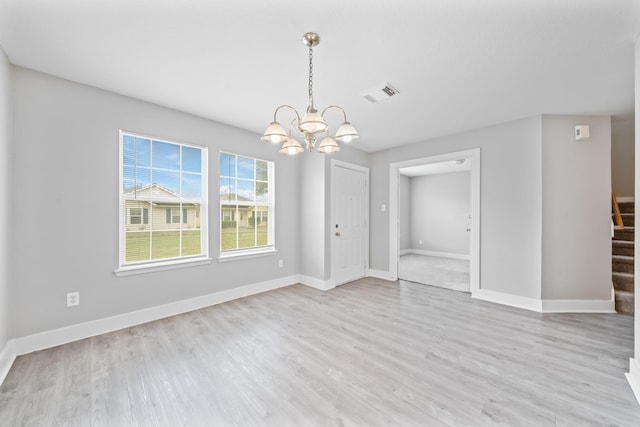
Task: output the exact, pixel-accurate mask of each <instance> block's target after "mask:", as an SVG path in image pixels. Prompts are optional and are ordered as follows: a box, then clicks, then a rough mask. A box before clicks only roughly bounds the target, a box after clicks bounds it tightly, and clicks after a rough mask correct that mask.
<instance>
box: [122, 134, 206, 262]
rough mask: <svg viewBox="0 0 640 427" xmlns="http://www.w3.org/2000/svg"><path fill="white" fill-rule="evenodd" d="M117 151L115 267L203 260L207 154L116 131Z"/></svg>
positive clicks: (191, 148) (204, 251)
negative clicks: (117, 247)
mask: <svg viewBox="0 0 640 427" xmlns="http://www.w3.org/2000/svg"><path fill="white" fill-rule="evenodd" d="M120 152H121V156H120V180H121V185H120V211H121V222H120V224H121V226H120V230H121V231H120V268H123V267H125V268H126V267H147V266H155V265H158V263H163V265H167V264H171V263H173V262H184V261H185V260H188V259H196V260H197V259H200V258H206V257H208V242H207V233H206V230H205V228H206V224H207V220H206V218H207V199H206V194H207V192H206V184H207V149H206V148H204V147H196V146H192V145H187V144H180V143H176V142H169V141H163V140H158V139H154V138H149V137H145V136H141V135H134V134H130V133H126V132H121V133H120ZM201 214H202V216H201Z"/></svg>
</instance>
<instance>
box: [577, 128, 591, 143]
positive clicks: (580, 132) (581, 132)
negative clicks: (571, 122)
mask: <svg viewBox="0 0 640 427" xmlns="http://www.w3.org/2000/svg"><path fill="white" fill-rule="evenodd" d="M585 139H589V126H587V125H578V126H576V141H584V140H585Z"/></svg>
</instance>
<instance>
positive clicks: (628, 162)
mask: <svg viewBox="0 0 640 427" xmlns="http://www.w3.org/2000/svg"><path fill="white" fill-rule="evenodd" d="M634 158H635V122H634V119H633V118H630V119H626V120H616V121H612V122H611V180H612V185H613V191H614V192H615V193H616V197H633V196H634V191H635V190H634V182H635V168H634Z"/></svg>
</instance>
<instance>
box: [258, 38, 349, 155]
mask: <svg viewBox="0 0 640 427" xmlns="http://www.w3.org/2000/svg"><path fill="white" fill-rule="evenodd" d="M302 42H303V43H304V44H305V45H306V46H308V47H309V105H308V106H307V111H306V112H305V114H304V116H302V119H301V118H300V114H299V113H298V111H297V110H296V109H295V108H293V107H292V106H291V105H288V104H283V105H280V106H279V107H278V108H276V111H275V112H274V113H273V121H272V122H271V124H270V125H269V127H268V128H267V130H265V131H264V134H263V135H262V137H261V138H260V139H261V140H262V141H264V142H271V143H273V144H282V148H281V149H280V153H282V154H287V155H296V154H300V153H302V152H303V151H304V148H303V147H302V144H300V142H298V141H297V140H296V139H295V138H294V137H293V133H292V130H293V129H295V130H296V131H297V132H299V133H300V134H301V135H302V136H303V137H304V140H305V142H306V148H307V150H309V151H313V150H314V148H315V144H316V141H317V140H319V139H320V137H321V136H322V134H326V136H325V137H324V138H323V139H322V140H321V142H320V145H318V147H317V151H319V152H321V153H325V154H329V153H334V152H337V151H340V146H339V145H338V142H343V143H349V142H351V141H353V140H354V139H356V138H358V137H359V135H358V132H357V131H356V130H355V128H354V127H353V126H352V125H351V123H349V122H348V121H347V113H346V112H345V111H344V109H343V108H342V107H340V106H339V105H330V106H328V107H327V108H325V109H324V110H322V113H319V112H318V110H317V109H316V107H315V105H314V103H313V48H314V47H315V46H317V45H318V43H320V36H319V35H317V34H316V33H306V34H305V35H304V36H302ZM282 108H287V109H290V110H292V111H293V112H294V113H295V118H294V119H293V120H292V121H291V125H290V126H289V133H287V131H286V130H285V129H284V128H283V127H282V125H280V123H279V122H278V119H277V116H278V111H280V109H282ZM333 108H335V109H338V110H340V111H341V112H342V118H343V122H342V124H341V125H340V127H338V130H337V131H336V133H335V136H333V137H331V136H330V135H329V125H328V123H327V122H326V120H325V119H324V115H325V113H326V112H327V110H329V109H333Z"/></svg>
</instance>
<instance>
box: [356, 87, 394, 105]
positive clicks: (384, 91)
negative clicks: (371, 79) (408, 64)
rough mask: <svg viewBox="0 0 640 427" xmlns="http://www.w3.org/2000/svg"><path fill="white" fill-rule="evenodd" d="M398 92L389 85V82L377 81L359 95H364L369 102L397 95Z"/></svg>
mask: <svg viewBox="0 0 640 427" xmlns="http://www.w3.org/2000/svg"><path fill="white" fill-rule="evenodd" d="M398 93H400V92H398V90H397V89H395V88H394V87H393V86H391V85H390V84H389V83H379V84H377V85H375V86H374V87H372V88H371V89H367V90H365V91H364V92H362V93H361V94H360V95H362V96H363V97H365V99H367V100H368V101H370V102H378V101H383V100H385V99H389V98H391V97H392V96H394V95H397V94H398Z"/></svg>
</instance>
